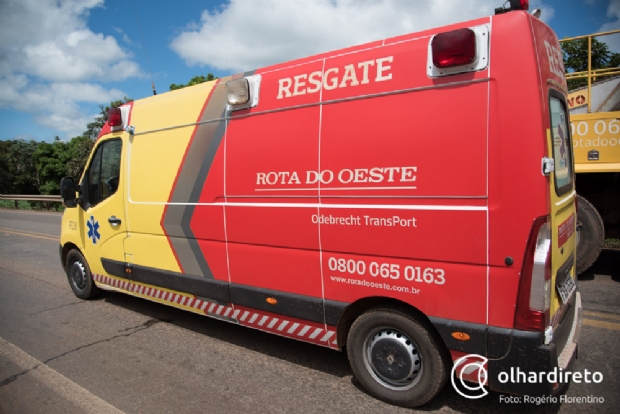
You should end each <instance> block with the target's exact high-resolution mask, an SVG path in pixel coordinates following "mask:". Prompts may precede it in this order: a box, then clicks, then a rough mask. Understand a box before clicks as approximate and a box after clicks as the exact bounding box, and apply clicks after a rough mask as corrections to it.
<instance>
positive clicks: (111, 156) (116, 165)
mask: <svg viewBox="0 0 620 414" xmlns="http://www.w3.org/2000/svg"><path fill="white" fill-rule="evenodd" d="M122 147H123V142H122V141H121V140H120V139H116V140H112V141H106V142H104V143H103V144H101V145H100V146H99V148H97V151H96V152H95V155H94V156H93V159H92V161H91V163H90V166H89V168H88V174H87V180H88V182H87V192H88V205H89V207H93V206H96V205H97V204H99V203H100V202H102V201H103V200H105V199H106V198H108V197H110V196H111V195H112V194H114V193H115V192H116V190H117V189H118V182H119V176H120V171H121V149H122Z"/></svg>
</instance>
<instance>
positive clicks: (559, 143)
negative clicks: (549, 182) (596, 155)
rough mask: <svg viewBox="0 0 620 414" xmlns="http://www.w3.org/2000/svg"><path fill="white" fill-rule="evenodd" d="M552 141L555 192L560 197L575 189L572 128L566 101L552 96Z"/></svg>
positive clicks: (550, 105) (550, 109)
mask: <svg viewBox="0 0 620 414" xmlns="http://www.w3.org/2000/svg"><path fill="white" fill-rule="evenodd" d="M549 112H550V115H551V140H552V142H553V159H554V161H555V191H556V194H557V195H558V196H560V195H562V194H565V193H566V192H567V191H569V190H571V189H572V188H573V159H572V155H571V154H572V152H571V150H572V147H573V146H572V143H571V139H570V126H569V123H568V114H567V112H566V105H565V104H564V101H563V100H561V99H559V98H558V97H555V96H553V94H552V96H550V98H549Z"/></svg>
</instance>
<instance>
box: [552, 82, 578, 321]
mask: <svg viewBox="0 0 620 414" xmlns="http://www.w3.org/2000/svg"><path fill="white" fill-rule="evenodd" d="M548 104H549V122H550V127H549V133H548V141H547V144H548V146H549V154H550V156H551V157H552V158H553V164H554V168H553V170H554V171H553V172H552V173H551V180H550V186H549V187H550V188H549V192H550V198H549V201H550V206H551V212H550V214H551V238H552V244H551V286H550V289H551V303H550V309H549V311H550V317H551V320H550V325H551V326H553V327H554V328H555V326H557V324H558V323H559V322H560V321H559V319H560V317H561V315H562V314H563V313H564V312H565V310H566V308H567V306H566V305H567V304H568V303H569V302H570V299H571V298H572V296H573V295H574V292H575V290H576V279H575V278H576V266H575V263H576V252H575V249H576V235H575V225H576V221H577V220H576V218H577V213H576V207H575V197H576V193H575V190H574V167H573V155H572V148H573V145H572V140H571V130H570V123H569V119H568V110H567V105H566V100H565V98H564V96H563V94H561V93H560V92H558V91H557V90H555V89H550V90H549V102H548Z"/></svg>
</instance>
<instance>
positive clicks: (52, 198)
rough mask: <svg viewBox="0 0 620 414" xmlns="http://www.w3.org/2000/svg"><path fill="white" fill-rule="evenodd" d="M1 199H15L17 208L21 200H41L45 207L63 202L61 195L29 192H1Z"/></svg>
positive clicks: (48, 207)
mask: <svg viewBox="0 0 620 414" xmlns="http://www.w3.org/2000/svg"><path fill="white" fill-rule="evenodd" d="M0 200H12V201H15V208H16V209H17V208H18V203H19V202H20V201H40V202H43V203H45V208H46V209H48V210H49V209H50V203H62V197H61V196H59V195H31V194H30V195H29V194H0Z"/></svg>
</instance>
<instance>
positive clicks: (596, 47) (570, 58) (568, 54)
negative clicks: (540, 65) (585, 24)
mask: <svg viewBox="0 0 620 414" xmlns="http://www.w3.org/2000/svg"><path fill="white" fill-rule="evenodd" d="M561 45H562V55H563V56H564V68H565V69H566V70H567V71H568V70H570V71H574V72H583V71H587V70H588V39H587V38H584V39H577V40H570V41H568V42H562V43H561ZM591 60H592V61H591V67H592V70H595V69H607V68H614V67H618V66H620V53H613V52H611V51H610V50H609V47H608V46H607V44H606V43H603V42H601V41H599V40H596V39H595V38H593V39H592V57H591ZM587 84H588V80H587V79H569V80H568V89H569V90H573V89H578V88H581V87H583V86H585V85H587Z"/></svg>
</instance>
